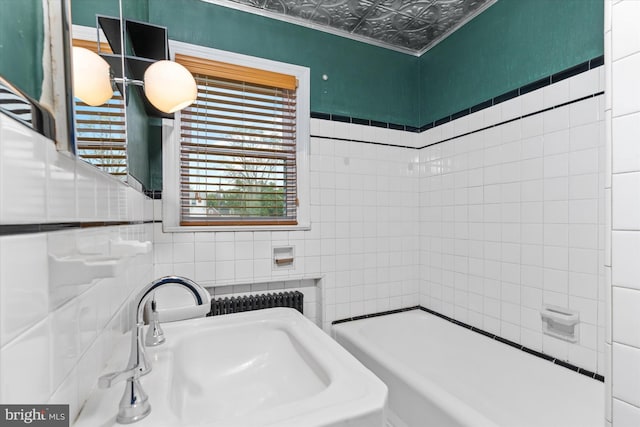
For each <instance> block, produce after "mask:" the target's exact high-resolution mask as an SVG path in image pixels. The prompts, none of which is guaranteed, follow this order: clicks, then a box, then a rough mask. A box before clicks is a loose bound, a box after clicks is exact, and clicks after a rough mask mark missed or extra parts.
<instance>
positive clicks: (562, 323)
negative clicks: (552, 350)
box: [540, 305, 580, 342]
mask: <svg viewBox="0 0 640 427" xmlns="http://www.w3.org/2000/svg"><path fill="white" fill-rule="evenodd" d="M540 316H541V317H542V331H543V332H544V333H545V334H547V335H551V336H552V337H556V338H559V339H561V340H565V341H569V342H577V341H578V337H579V326H580V313H579V312H577V311H575V310H570V309H568V308H564V307H558V306H555V305H545V306H544V307H543V308H542V311H541V312H540Z"/></svg>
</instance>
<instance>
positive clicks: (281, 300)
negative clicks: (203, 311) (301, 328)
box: [207, 291, 304, 316]
mask: <svg viewBox="0 0 640 427" xmlns="http://www.w3.org/2000/svg"><path fill="white" fill-rule="evenodd" d="M303 302H304V294H303V293H302V292H299V291H293V292H279V293H277V294H262V295H245V296H241V297H231V298H229V297H225V298H216V299H213V300H211V311H210V312H209V314H207V316H218V315H221V314H231V313H240V312H242V311H252V310H262V309H264V308H273V307H290V308H295V309H296V310H298V311H299V312H300V313H302V307H303V305H304V304H303Z"/></svg>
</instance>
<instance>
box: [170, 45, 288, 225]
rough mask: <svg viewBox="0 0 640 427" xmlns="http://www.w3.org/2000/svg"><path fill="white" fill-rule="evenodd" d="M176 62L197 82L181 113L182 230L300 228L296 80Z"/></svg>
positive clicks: (184, 60)
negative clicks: (204, 227) (193, 99)
mask: <svg viewBox="0 0 640 427" xmlns="http://www.w3.org/2000/svg"><path fill="white" fill-rule="evenodd" d="M176 61H177V62H179V63H181V64H183V65H184V66H186V67H187V68H188V69H189V70H190V71H191V72H192V73H193V74H194V77H195V79H196V83H197V84H198V99H197V100H196V102H194V103H193V104H192V105H191V106H190V107H188V108H186V109H185V110H183V111H182V112H181V113H180V117H181V119H180V203H181V216H180V223H181V225H216V224H219V225H245V224H246V225H248V224H251V225H270V224H283V225H294V224H296V211H297V181H296V177H297V173H296V79H295V77H294V76H289V75H284V74H279V73H273V72H269V71H263V70H258V69H254V68H247V67H240V66H236V65H231V64H225V63H220V62H215V61H209V60H203V59H199V58H192V57H186V56H182V55H176Z"/></svg>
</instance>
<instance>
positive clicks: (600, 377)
mask: <svg viewBox="0 0 640 427" xmlns="http://www.w3.org/2000/svg"><path fill="white" fill-rule="evenodd" d="M413 310H421V311H424V312H427V313H429V314H433V315H434V316H436V317H439V318H441V319H443V320H446V321H447V322H451V323H453V324H456V325H458V326H461V327H463V328H465V329H469V330H470V331H472V332H476V333H478V334H481V335H484V336H485V337H487V338H491V339H492V340H495V341H498V342H500V343H502V344H506V345H508V346H510V347H513V348H515V349H517V350H520V351H524V352H525V353H528V354H530V355H532V356H535V357H538V358H540V359H544V360H546V361H548V362H551V363H553V364H554V365H558V366H562V367H563V368H566V369H569V370H571V371H574V372H577V373H579V374H581V375H584V376H586V377H589V378H591V379H594V380H596V381H600V382H604V376H603V375H600V374H597V373H595V372H592V371H589V370H587V369H584V368H581V367H579V366H576V365H574V364H572V363H569V362H565V361H564V360H560V359H556V358H555V357H553V356H549V355H548V354H544V353H542V352H539V351H537V350H534V349H532V348H529V347H525V346H524V345H520V344H518V343H516V342H514V341H511V340H508V339H506V338H502V337H501V336H499V335H496V334H492V333H491V332H487V331H485V330H483V329H480V328H477V327H475V326H471V325H469V324H467V323H464V322H461V321H459V320H456V319H454V318H452V317H449V316H446V315H444V314H442V313H438V312H437V311H433V310H431V309H428V308H426V307H423V306H421V305H416V306H413V307H407V308H399V309H396V310H388V311H381V312H378V313H371V314H363V315H361V316H354V317H348V318H345V319H339V320H334V321H333V322H331V324H332V325H338V324H340V323H346V322H352V321H354V320H362V319H370V318H372V317H380V316H386V315H387V314H395V313H402V312H405V311H413Z"/></svg>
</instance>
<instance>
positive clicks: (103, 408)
mask: <svg viewBox="0 0 640 427" xmlns="http://www.w3.org/2000/svg"><path fill="white" fill-rule="evenodd" d="M163 329H164V332H165V336H166V338H167V341H166V343H165V344H163V345H161V346H159V347H151V348H147V356H148V357H149V359H150V360H151V361H152V365H153V369H152V371H151V372H150V373H149V374H148V375H146V376H144V377H142V379H141V383H142V386H143V388H144V389H145V391H146V392H147V394H148V395H149V401H150V403H151V407H152V411H151V414H150V415H149V416H148V417H146V418H145V419H143V420H141V421H139V422H137V423H135V424H134V425H136V426H140V427H143V426H144V427H146V426H154V427H155V426H167V427H174V426H175V427H178V426H180V427H183V426H205V425H206V426H212V427H222V426H225V427H234V426H235V427H251V426H256V427H257V426H280V427H303V426H309V427H311V426H323V427H324V426H326V427H329V426H347V425H348V426H350V427H359V426H361V427H374V426H380V427H382V426H384V408H385V403H386V396H387V389H386V386H385V385H384V384H383V383H382V382H381V381H380V380H379V379H377V378H376V377H375V376H374V375H373V374H372V373H371V372H369V371H368V370H367V369H366V368H364V366H362V365H361V364H360V363H359V362H358V361H357V360H356V359H355V358H353V357H352V356H351V355H350V354H349V353H347V352H346V351H345V350H344V349H343V348H342V347H340V346H339V345H338V344H337V343H336V342H335V341H333V340H332V339H331V338H330V337H329V336H328V335H326V334H325V333H324V332H322V331H321V330H320V329H319V328H318V327H317V326H315V325H314V324H313V323H311V322H310V321H309V320H308V319H306V318H305V317H304V316H302V315H301V314H300V313H298V312H297V311H295V310H292V309H286V308H275V309H268V310H260V311H253V312H246V313H238V314H232V315H226V316H220V317H207V318H200V319H193V320H186V321H181V322H174V323H169V324H164V325H163ZM123 346H124V347H128V346H127V345H126V343H123ZM127 351H128V348H126V349H125V351H120V352H116V353H119V354H117V356H116V357H115V358H114V361H113V363H110V365H111V366H109V367H108V369H106V370H105V372H107V371H110V370H114V369H118V368H120V369H122V368H123V367H124V364H125V362H126V360H127V358H126V353H127ZM115 359H117V360H115ZM123 389H124V385H123V384H117V385H115V386H114V387H113V388H111V389H108V390H95V391H94V393H92V395H91V396H90V398H89V400H88V401H87V402H86V404H85V406H84V408H83V409H82V410H81V413H80V415H79V418H78V420H77V422H76V423H75V424H74V426H79V427H84V426H91V427H95V426H110V425H118V424H117V423H116V422H115V416H116V413H117V410H118V402H119V400H120V397H121V395H122V392H123Z"/></svg>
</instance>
